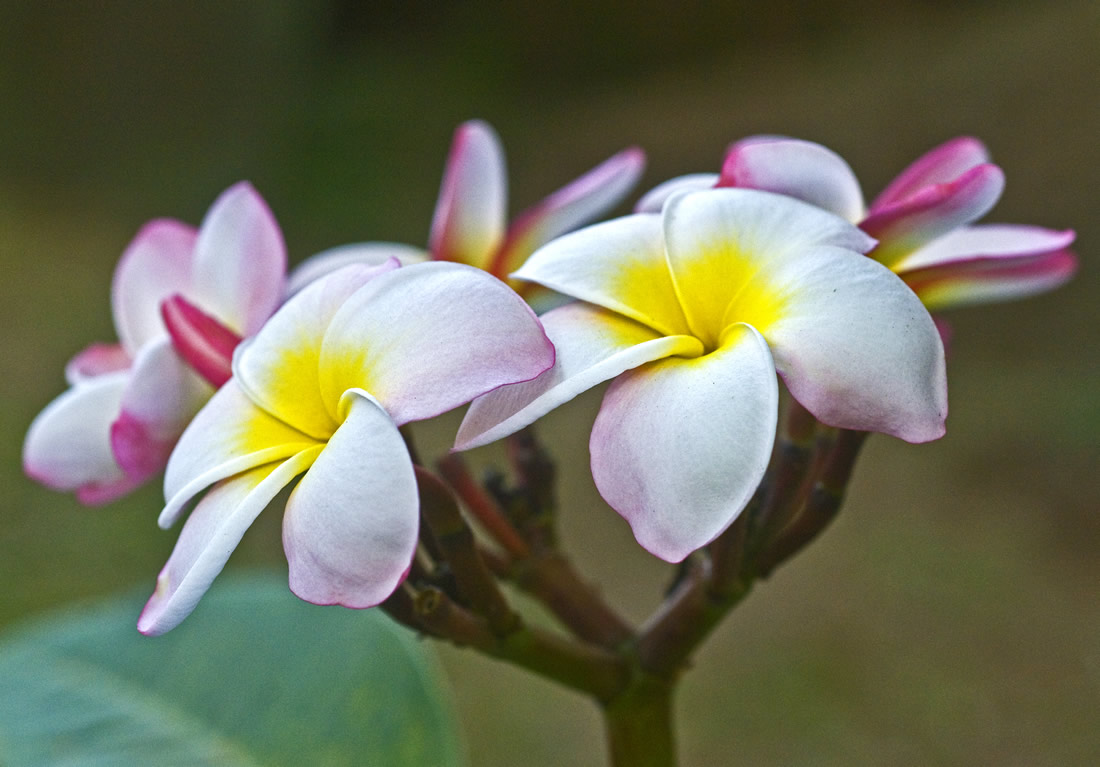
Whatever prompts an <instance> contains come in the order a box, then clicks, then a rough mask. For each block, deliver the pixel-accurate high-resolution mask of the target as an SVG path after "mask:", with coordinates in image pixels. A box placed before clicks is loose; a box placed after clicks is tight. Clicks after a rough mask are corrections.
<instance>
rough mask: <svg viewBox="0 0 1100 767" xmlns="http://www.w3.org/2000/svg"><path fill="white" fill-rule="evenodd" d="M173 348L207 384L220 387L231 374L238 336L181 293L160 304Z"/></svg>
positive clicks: (239, 338)
mask: <svg viewBox="0 0 1100 767" xmlns="http://www.w3.org/2000/svg"><path fill="white" fill-rule="evenodd" d="M160 314H161V318H162V319H163V320H164V327H165V328H166V329H167V330H168V335H169V336H170V337H171V339H172V347H173V348H174V349H175V350H176V353H177V354H178V355H179V356H180V357H182V358H183V359H184V360H185V361H186V362H187V364H188V365H190V366H191V368H192V369H193V370H194V371H195V372H196V373H198V374H199V375H200V376H202V377H203V378H204V379H205V380H206V382H207V383H209V384H210V385H211V386H214V387H220V386H221V385H222V384H224V383H225V382H226V381H228V380H229V379H230V377H231V376H232V375H233V368H232V364H233V351H234V349H236V348H237V345H238V344H240V342H241V337H240V336H239V335H237V334H236V333H234V332H233V331H232V330H230V329H229V328H227V327H226V326H225V325H223V324H221V323H220V322H218V321H217V320H216V319H214V318H213V317H211V316H210V315H209V314H207V313H206V312H204V311H203V310H202V309H199V308H198V307H197V306H195V305H194V304H192V303H191V302H190V301H188V300H187V299H186V298H184V297H183V296H181V295H174V296H172V297H171V298H169V299H167V300H165V302H164V303H162V304H161V305H160Z"/></svg>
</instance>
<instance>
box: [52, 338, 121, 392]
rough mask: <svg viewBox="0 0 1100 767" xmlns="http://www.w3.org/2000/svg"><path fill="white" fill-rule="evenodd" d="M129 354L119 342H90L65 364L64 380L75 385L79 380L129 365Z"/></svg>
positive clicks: (112, 371)
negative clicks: (89, 344) (90, 343)
mask: <svg viewBox="0 0 1100 767" xmlns="http://www.w3.org/2000/svg"><path fill="white" fill-rule="evenodd" d="M130 361H131V360H130V355H129V354H127V352H126V350H125V349H123V348H122V345H121V344H92V345H91V346H89V347H88V348H87V349H84V350H83V351H81V352H80V353H79V354H77V355H76V356H75V357H73V358H72V359H71V360H69V363H68V364H67V365H66V366H65V380H66V381H68V382H69V384H70V385H73V386H75V385H76V384H78V383H80V382H81V381H86V380H88V379H89V378H95V377H96V376H101V375H103V374H104V373H115V372H117V371H119V370H125V369H126V368H128V367H130Z"/></svg>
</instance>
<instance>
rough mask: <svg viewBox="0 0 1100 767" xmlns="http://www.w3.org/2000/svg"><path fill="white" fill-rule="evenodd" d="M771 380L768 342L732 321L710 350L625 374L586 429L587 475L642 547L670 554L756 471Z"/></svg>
mask: <svg viewBox="0 0 1100 767" xmlns="http://www.w3.org/2000/svg"><path fill="white" fill-rule="evenodd" d="M778 402H779V386H778V383H777V382H776V377H775V367H774V365H773V363H772V358H771V354H769V352H768V346H767V344H766V343H765V342H764V339H763V338H761V336H760V334H759V333H757V332H756V331H755V330H753V329H752V328H750V327H748V326H746V325H739V326H737V328H735V329H733V330H732V331H731V332H730V333H729V334H728V335H727V338H726V342H725V343H724V344H723V346H722V347H721V348H719V349H718V350H717V351H715V352H712V353H711V354H708V355H706V356H703V357H698V358H696V359H690V360H688V359H681V358H671V359H665V360H660V361H659V362H654V363H651V364H649V365H645V366H643V367H640V368H637V369H636V370H632V371H630V372H628V373H624V374H623V375H622V376H620V377H619V378H617V379H616V380H615V381H614V382H613V383H612V384H611V386H610V387H609V388H608V390H607V394H606V395H605V396H604V401H603V404H602V405H601V406H600V412H599V415H598V416H597V417H596V423H595V425H594V426H593V428H592V437H591V442H590V448H591V452H592V477H593V478H594V479H595V481H596V487H597V488H598V489H599V491H600V495H602V496H603V497H604V500H606V501H607V502H608V504H609V505H610V506H611V507H612V508H613V509H615V510H616V511H617V512H619V514H621V515H622V516H623V517H624V518H625V519H626V520H627V522H629V523H630V526H631V529H632V530H633V531H634V536H635V537H636V538H637V539H638V543H640V544H641V545H642V546H643V547H644V548H645V549H646V550H648V551H649V552H651V553H653V554H655V555H656V556H658V557H660V558H661V559H664V560H666V561H668V562H679V561H681V560H682V559H683V558H684V557H686V556H687V555H688V554H690V553H691V552H692V551H694V550H696V549H698V548H699V547H700V546H703V545H705V544H707V543H708V542H710V541H712V540H713V539H714V538H715V537H717V536H718V535H719V534H720V533H721V532H722V531H723V530H725V529H726V528H727V527H728V526H729V525H730V523H731V522H733V520H734V519H736V518H737V515H738V514H740V512H741V510H742V509H743V508H744V507H745V504H746V503H747V502H748V500H749V498H750V497H751V496H752V494H753V491H755V489H756V486H757V485H758V484H759V483H760V480H761V478H762V477H763V475H764V470H765V468H766V467H767V465H768V460H769V458H770V456H771V449H772V442H773V441H774V439H775V424H776V416H777V412H778Z"/></svg>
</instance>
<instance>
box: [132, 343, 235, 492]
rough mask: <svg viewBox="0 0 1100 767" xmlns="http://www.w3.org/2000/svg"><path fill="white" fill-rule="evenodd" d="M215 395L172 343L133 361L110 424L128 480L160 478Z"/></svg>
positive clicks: (153, 347)
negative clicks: (182, 436) (197, 415)
mask: <svg viewBox="0 0 1100 767" xmlns="http://www.w3.org/2000/svg"><path fill="white" fill-rule="evenodd" d="M213 393H214V390H213V388H211V386H210V385H209V384H208V383H206V382H205V381H204V380H203V379H202V378H200V377H199V375H198V374H197V373H195V371H193V370H192V369H191V368H190V367H188V366H187V364H186V363H185V362H184V361H183V360H181V359H180V358H179V355H177V354H176V352H175V350H174V349H173V348H172V341H171V339H170V338H167V337H165V338H161V339H158V340H156V341H153V342H152V343H149V344H146V345H145V347H144V348H143V349H142V350H141V351H140V352H139V353H138V355H137V358H136V359H135V360H134V366H133V367H132V368H131V370H130V378H129V381H127V384H126V391H125V392H124V393H123V395H122V401H121V402H120V404H119V407H120V410H119V414H118V418H117V419H116V420H115V422H114V423H112V424H111V450H112V452H113V453H114V455H115V460H116V461H118V465H119V466H120V467H121V468H122V470H123V471H124V472H126V475H127V476H128V477H130V478H131V479H133V480H135V481H138V482H144V481H145V480H147V479H149V478H150V477H152V476H153V475H154V474H157V473H158V472H160V471H161V470H162V469H163V468H164V466H165V464H166V463H167V462H168V455H169V453H171V452H172V448H173V447H174V446H175V444H176V440H178V439H179V436H180V434H182V433H183V430H184V428H186V427H187V424H188V423H190V422H191V419H192V418H194V416H195V413H197V412H198V411H199V408H201V407H202V406H203V403H205V402H206V401H207V400H208V399H210V395H211V394H213Z"/></svg>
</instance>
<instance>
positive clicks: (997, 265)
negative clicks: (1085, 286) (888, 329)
mask: <svg viewBox="0 0 1100 767" xmlns="http://www.w3.org/2000/svg"><path fill="white" fill-rule="evenodd" d="M1076 271H1077V257H1076V256H1075V255H1074V254H1073V253H1072V252H1071V251H1069V250H1058V251H1054V252H1053V253H1041V254H1039V255H1034V256H1015V257H1006V256H997V257H988V256H984V257H983V256H978V257H974V258H972V259H969V260H967V261H953V262H950V263H946V264H943V265H940V266H926V267H924V268H921V269H914V270H912V271H907V272H905V273H904V274H902V275H901V277H902V279H904V280H905V283H906V284H907V285H908V286H909V287H910V288H912V290H913V292H914V293H916V294H917V296H918V297H919V298H920V300H921V301H923V302H924V305H925V306H926V307H927V308H928V310H929V311H941V310H943V309H956V308H958V307H960V306H969V305H971V304H981V303H989V302H992V301H1008V300H1011V299H1015V298H1024V297H1027V296H1033V295H1035V294H1037V293H1044V292H1046V291H1048V290H1053V289H1054V288H1056V287H1058V286H1059V285H1063V284H1065V283H1066V282H1068V281H1069V279H1070V278H1071V277H1073V275H1074V273H1075V272H1076Z"/></svg>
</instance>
